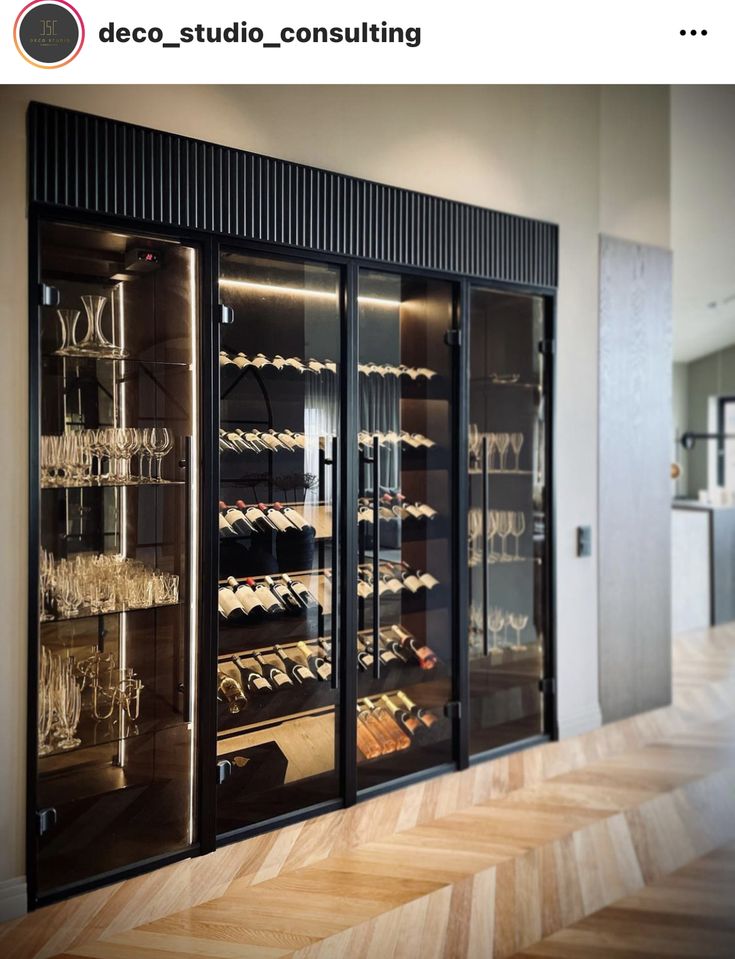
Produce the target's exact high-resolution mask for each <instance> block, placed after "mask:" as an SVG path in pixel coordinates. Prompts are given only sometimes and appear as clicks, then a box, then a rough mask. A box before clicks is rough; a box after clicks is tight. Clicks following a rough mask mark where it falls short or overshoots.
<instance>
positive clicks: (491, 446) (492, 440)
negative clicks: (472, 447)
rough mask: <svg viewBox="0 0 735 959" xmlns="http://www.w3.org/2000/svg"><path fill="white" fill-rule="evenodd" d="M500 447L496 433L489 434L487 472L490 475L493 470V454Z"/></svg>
mask: <svg viewBox="0 0 735 959" xmlns="http://www.w3.org/2000/svg"><path fill="white" fill-rule="evenodd" d="M497 446H498V436H497V434H496V433H488V434H487V470H488V473H489V472H490V471H491V470H492V468H493V454H494V452H495V450H496V449H497Z"/></svg>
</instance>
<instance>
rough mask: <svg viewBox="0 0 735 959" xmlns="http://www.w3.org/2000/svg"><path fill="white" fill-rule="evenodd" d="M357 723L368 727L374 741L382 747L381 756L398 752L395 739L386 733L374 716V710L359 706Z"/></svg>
mask: <svg viewBox="0 0 735 959" xmlns="http://www.w3.org/2000/svg"><path fill="white" fill-rule="evenodd" d="M357 721H358V723H362V724H363V725H364V726H366V727H367V730H368V732H369V733H370V734H371V736H372V737H373V739H375V740H376V742H377V743H378V744H379V745H380V754H381V756H385V755H387V754H388V753H394V752H395V751H396V748H397V745H396V741H395V739H393V737H392V736H389V735H388V734H387V733H386V731H385V730H384V729H383V727H382V725H381V724H380V722H379V721H378V718H377V716H373V713H372V710H371V709H368V708H367V707H366V706H361V705H360V703H358V704H357Z"/></svg>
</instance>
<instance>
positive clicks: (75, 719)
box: [38, 646, 143, 756]
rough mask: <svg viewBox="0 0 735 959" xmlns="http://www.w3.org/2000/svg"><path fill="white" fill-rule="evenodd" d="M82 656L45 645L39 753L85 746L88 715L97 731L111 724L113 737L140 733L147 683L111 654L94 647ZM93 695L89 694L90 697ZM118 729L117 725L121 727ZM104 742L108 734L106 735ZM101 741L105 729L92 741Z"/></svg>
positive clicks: (93, 734)
mask: <svg viewBox="0 0 735 959" xmlns="http://www.w3.org/2000/svg"><path fill="white" fill-rule="evenodd" d="M81 655H82V658H80V659H77V657H76V656H73V655H66V654H62V653H53V652H51V650H49V649H48V648H47V647H46V646H42V647H41V659H40V664H39V685H38V755H39V756H49V755H51V754H52V753H54V752H68V751H69V750H72V749H76V748H77V747H80V746H84V745H85V742H84V740H83V739H82V738H81V736H80V735H78V732H79V725H80V720H81V719H82V717H83V715H84V714H86V715H87V716H88V717H89V719H90V721H92V722H93V725H94V726H95V727H98V726H99V724H100V723H102V722H106V721H108V720H111V723H112V725H111V728H108V729H107V734H108V737H109V736H111V735H114V736H115V737H119V738H124V737H125V736H128V735H135V734H136V733H137V729H136V727H135V723H136V722H137V721H138V719H139V718H140V698H141V692H142V690H143V683H142V681H141V680H140V679H139V678H138V677H137V676H136V674H135V671H134V670H133V669H132V668H131V667H129V666H128V667H125V668H120V667H119V666H118V665H117V662H116V659H115V657H114V656H113V655H112V654H111V653H102V652H100V651H99V650H98V649H96V648H92V649H91V650H89V652H88V653H86V654H85V652H84V651H82V654H81ZM85 693H88V695H85ZM114 727H117V729H115V728H114ZM102 738H104V736H103V737H102ZM99 741H100V734H99V730H98V729H97V728H95V729H94V730H93V731H91V732H90V735H89V742H90V743H96V742H99Z"/></svg>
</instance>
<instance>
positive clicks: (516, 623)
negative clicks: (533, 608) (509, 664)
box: [508, 613, 528, 650]
mask: <svg viewBox="0 0 735 959" xmlns="http://www.w3.org/2000/svg"><path fill="white" fill-rule="evenodd" d="M508 622H509V623H510V625H511V626H512V628H513V629H514V630H515V631H516V644H515V646H514V647H513V649H516V650H520V649H523V645H522V643H521V630H524V629H525V628H526V626H527V625H528V616H527V615H525V614H524V613H511V614H510V616H509V617H508Z"/></svg>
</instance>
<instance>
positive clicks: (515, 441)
mask: <svg viewBox="0 0 735 959" xmlns="http://www.w3.org/2000/svg"><path fill="white" fill-rule="evenodd" d="M522 446H523V433H511V434H510V448H511V449H512V450H513V452H514V453H515V457H516V465H515V472H516V473H517V472H518V471H519V469H520V462H521V447H522Z"/></svg>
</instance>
